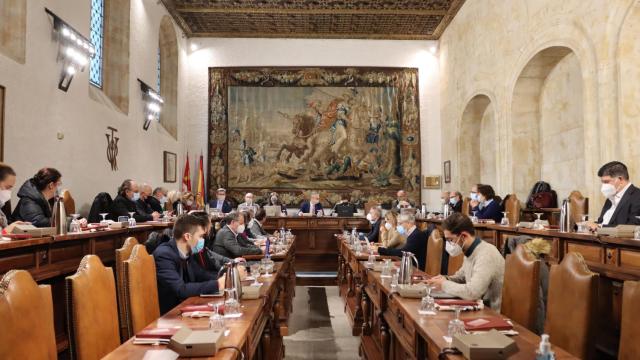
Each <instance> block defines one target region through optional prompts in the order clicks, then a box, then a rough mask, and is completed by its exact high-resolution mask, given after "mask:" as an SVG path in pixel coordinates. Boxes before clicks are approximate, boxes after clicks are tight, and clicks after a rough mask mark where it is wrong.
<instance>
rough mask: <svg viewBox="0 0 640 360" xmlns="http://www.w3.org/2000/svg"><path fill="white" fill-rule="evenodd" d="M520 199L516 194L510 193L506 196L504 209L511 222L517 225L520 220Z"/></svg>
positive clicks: (512, 224)
mask: <svg viewBox="0 0 640 360" xmlns="http://www.w3.org/2000/svg"><path fill="white" fill-rule="evenodd" d="M520 209H521V205H520V200H518V197H517V196H516V194H509V195H507V196H506V197H505V198H504V211H506V212H507V213H508V214H507V217H508V218H509V224H510V225H511V226H516V225H517V224H518V223H519V222H520Z"/></svg>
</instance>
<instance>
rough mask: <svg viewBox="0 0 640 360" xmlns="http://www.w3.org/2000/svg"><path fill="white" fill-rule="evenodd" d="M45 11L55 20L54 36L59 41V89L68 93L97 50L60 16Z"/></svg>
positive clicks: (47, 10)
mask: <svg viewBox="0 0 640 360" xmlns="http://www.w3.org/2000/svg"><path fill="white" fill-rule="evenodd" d="M44 11H46V13H47V14H49V15H51V17H52V18H53V30H54V35H55V37H56V38H57V40H58V58H57V61H60V62H62V71H61V73H60V82H59V83H58V89H60V90H62V91H65V92H66V91H67V90H69V86H70V85H71V80H73V76H74V75H75V74H76V73H77V72H78V71H84V69H85V68H86V67H87V64H89V60H91V58H93V56H94V54H95V53H96V50H95V49H94V47H93V45H91V41H89V39H87V38H86V37H84V36H82V34H80V32H78V31H77V30H76V29H74V28H73V27H72V26H70V25H69V24H67V22H65V21H64V20H62V19H61V18H60V17H59V16H58V15H56V14H54V13H53V12H52V11H51V10H49V9H47V8H44Z"/></svg>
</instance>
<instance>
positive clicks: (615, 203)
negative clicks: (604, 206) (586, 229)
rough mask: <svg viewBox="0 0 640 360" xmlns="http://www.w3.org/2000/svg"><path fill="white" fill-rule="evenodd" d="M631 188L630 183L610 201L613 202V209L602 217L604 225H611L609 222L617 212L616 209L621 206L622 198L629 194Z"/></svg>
mask: <svg viewBox="0 0 640 360" xmlns="http://www.w3.org/2000/svg"><path fill="white" fill-rule="evenodd" d="M629 186H631V183H628V184H627V186H625V187H623V188H622V190H620V191H619V192H618V193H617V194H615V195H614V196H613V197H612V198H610V199H609V200H610V201H611V207H610V208H609V210H607V212H605V213H604V215H602V225H609V222H610V221H611V218H612V217H613V213H614V212H616V208H617V207H618V204H620V200H622V197H623V196H624V193H625V192H627V189H628V188H629Z"/></svg>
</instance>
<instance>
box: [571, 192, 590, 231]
mask: <svg viewBox="0 0 640 360" xmlns="http://www.w3.org/2000/svg"><path fill="white" fill-rule="evenodd" d="M569 209H570V211H571V228H573V226H574V225H575V224H576V223H579V222H581V221H582V216H583V215H588V214H589V198H586V197H584V196H582V194H581V193H580V191H578V190H574V191H572V192H571V194H569Z"/></svg>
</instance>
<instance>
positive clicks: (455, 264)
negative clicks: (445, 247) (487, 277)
mask: <svg viewBox="0 0 640 360" xmlns="http://www.w3.org/2000/svg"><path fill="white" fill-rule="evenodd" d="M463 260H464V254H460V255H458V256H455V257H454V256H449V262H448V263H447V275H453V274H455V273H456V271H458V270H459V269H460V268H461V267H462V261H463Z"/></svg>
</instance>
